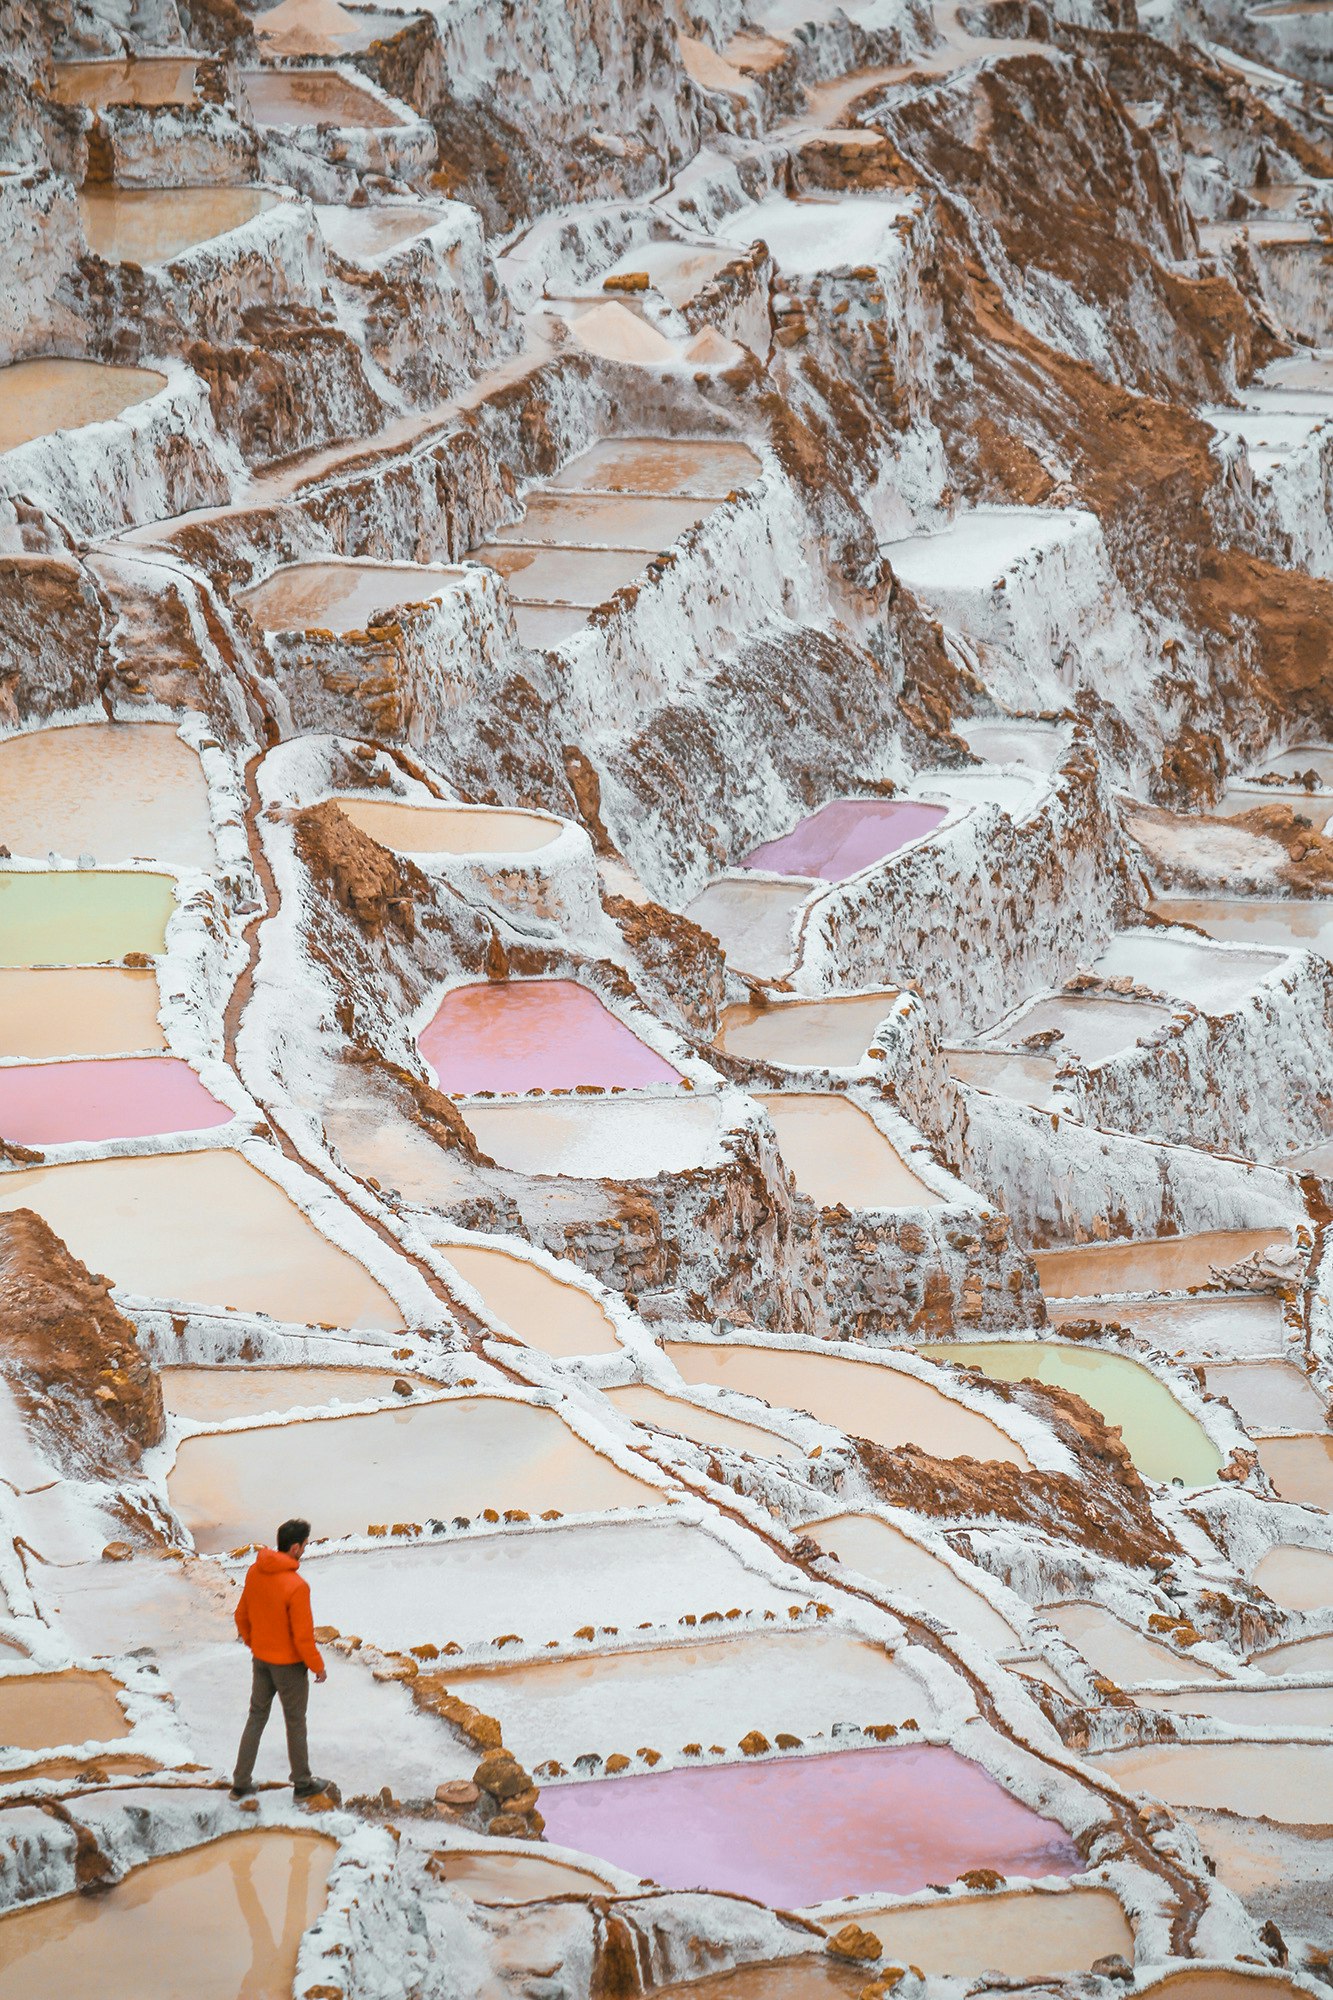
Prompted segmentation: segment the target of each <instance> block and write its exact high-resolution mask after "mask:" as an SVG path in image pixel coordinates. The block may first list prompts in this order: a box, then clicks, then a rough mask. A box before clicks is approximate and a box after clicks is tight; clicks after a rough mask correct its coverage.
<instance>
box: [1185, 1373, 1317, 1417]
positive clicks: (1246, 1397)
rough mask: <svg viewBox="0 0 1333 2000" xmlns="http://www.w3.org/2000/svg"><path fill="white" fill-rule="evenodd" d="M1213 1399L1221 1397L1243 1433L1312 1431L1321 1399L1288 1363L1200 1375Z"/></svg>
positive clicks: (1303, 1377)
mask: <svg viewBox="0 0 1333 2000" xmlns="http://www.w3.org/2000/svg"><path fill="white" fill-rule="evenodd" d="M1204 1376H1205V1380H1206V1381H1207V1384H1208V1387H1209V1389H1210V1390H1211V1391H1212V1393H1213V1394H1214V1395H1215V1396H1225V1397H1226V1399H1227V1401H1228V1402H1229V1403H1230V1405H1231V1407H1232V1409H1233V1410H1234V1411H1235V1412H1236V1415H1237V1416H1238V1417H1239V1418H1240V1420H1241V1422H1242V1423H1243V1424H1244V1426H1245V1428H1246V1430H1247V1431H1252V1432H1258V1431H1271V1430H1304V1431H1310V1430H1315V1429H1316V1428H1317V1427H1318V1426H1320V1425H1322V1423H1323V1421H1324V1414H1325V1413H1324V1399H1323V1397H1322V1396H1321V1395H1320V1394H1319V1391H1318V1390H1317V1389H1316V1388H1315V1387H1314V1385H1313V1383H1312V1382H1311V1381H1310V1379H1309V1377H1308V1376H1307V1375H1306V1374H1305V1371H1304V1370H1303V1369H1301V1368H1296V1367H1293V1365H1292V1364H1291V1362H1290V1361H1250V1362H1244V1361H1233V1362H1225V1363H1222V1364H1220V1365H1218V1366H1216V1367H1212V1368H1207V1369H1205V1371H1204Z"/></svg>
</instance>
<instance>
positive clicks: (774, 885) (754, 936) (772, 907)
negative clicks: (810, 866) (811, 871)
mask: <svg viewBox="0 0 1333 2000" xmlns="http://www.w3.org/2000/svg"><path fill="white" fill-rule="evenodd" d="M809 896H810V885H809V884H808V883H805V882H802V883H801V884H800V885H799V886H797V887H793V886H792V885H791V884H790V883H788V882H757V881H754V880H752V879H750V878H749V877H746V876H730V875H728V876H723V877H722V878H721V879H720V880H718V881H716V882H710V883H709V885H708V887H707V888H706V889H703V890H701V891H700V893H699V894H698V895H697V896H696V897H695V898H694V899H693V901H692V902H690V903H687V904H686V906H685V910H684V914H685V915H686V916H687V917H688V918H689V919H690V922H691V923H694V924H698V926H699V928H700V930H704V931H707V932H708V933H709V935H710V936H711V937H715V938H716V939H717V941H718V943H719V944H720V945H721V947H722V950H723V952H724V954H725V956H726V960H727V963H728V965H731V966H733V967H735V968H736V969H737V970H738V971H741V972H748V973H751V974H752V975H753V976H754V977H755V978H758V979H776V978H779V977H780V976H781V975H782V974H783V973H784V972H787V971H789V970H790V968H791V967H792V965H793V964H794V963H795V961H796V956H797V949H796V940H795V929H796V917H797V912H798V911H799V910H800V909H801V908H802V907H803V906H804V904H805V903H806V902H807V901H808V899H809Z"/></svg>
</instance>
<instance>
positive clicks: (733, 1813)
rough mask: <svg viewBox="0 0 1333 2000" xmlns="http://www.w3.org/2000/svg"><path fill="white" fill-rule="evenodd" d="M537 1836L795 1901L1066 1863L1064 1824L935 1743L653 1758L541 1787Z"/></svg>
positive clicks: (691, 1880)
mask: <svg viewBox="0 0 1333 2000" xmlns="http://www.w3.org/2000/svg"><path fill="white" fill-rule="evenodd" d="M542 1811H543V1813H544V1814H545V1815H546V1831H547V1836H548V1838H549V1839H551V1840H553V1841H555V1842H557V1843H558V1844H559V1845H561V1846H563V1847H572V1848H577V1849H579V1850H580V1851H581V1852H583V1853H585V1854H595V1855H598V1856H600V1857H601V1858H602V1859H604V1860H606V1861H610V1862H612V1863H613V1864H614V1865H615V1866H616V1867H618V1868H623V1869H625V1870H627V1871H628V1872H629V1873H631V1874H634V1875H641V1876H643V1875H646V1876H650V1877H651V1878H652V1879H653V1880H654V1881H655V1882H659V1883H661V1885H662V1886H663V1887H664V1888H668V1889H690V1888H704V1889H711V1890H714V1891H720V1892H724V1893H726V1892H729V1893H731V1894H734V1895H741V1896H754V1897H756V1898H757V1899H758V1900H759V1901H760V1902H763V1903H771V1904H777V1905H779V1906H780V1907H781V1908H784V1909H793V1908H796V1909H799V1908H801V1907H802V1906H804V1905H806V1904H810V1903H822V1902H827V1901H830V1900H832V1898H834V1897H835V1896H850V1895H864V1894H870V1893H872V1892H874V1891H887V1892H890V1893H893V1894H905V1893H907V1892H909V1891H911V1890H914V1889H921V1888H924V1887H925V1886H926V1884H927V1883H929V1882H941V1881H943V1882H951V1881H953V1880H954V1878H955V1877H956V1876H958V1875H959V1874H961V1873H962V1871H963V1870H964V1869H967V1868H995V1869H997V1870H998V1871H999V1872H1000V1873H1001V1874H1002V1875H1007V1876H1015V1875H1017V1876H1036V1877H1041V1876H1047V1875H1073V1874H1075V1873H1076V1872H1077V1871H1078V1869H1079V1868H1080V1867H1081V1866H1082V1863H1081V1862H1080V1860H1079V1857H1078V1853H1077V1851H1076V1849H1075V1848H1074V1845H1073V1843H1072V1842H1071V1841H1070V1839H1069V1836H1068V1835H1067V1834H1066V1833H1065V1831H1064V1829H1063V1828H1062V1827H1060V1826H1058V1825H1057V1824H1056V1822H1055V1821H1054V1820H1049V1819H1043V1818H1041V1816H1040V1815H1039V1814H1037V1813H1035V1812H1033V1811H1031V1810H1030V1809H1029V1807H1027V1806H1024V1805H1020V1804H1019V1802H1018V1801H1017V1800H1016V1799H1013V1798H1011V1797H1010V1796H1009V1794H1008V1793H1007V1792H1006V1791H1004V1789H1003V1788H1002V1787H1001V1786H1000V1785H998V1784H997V1783H996V1782H995V1780H994V1779H993V1778H991V1777H989V1776H988V1775H987V1774H986V1772H984V1771H983V1770H982V1769H981V1767H980V1765H978V1764H973V1763H970V1762H969V1761H968V1759H967V1758H965V1757H960V1756H959V1755H958V1753H957V1751H954V1750H950V1749H947V1748H944V1747H943V1746H940V1745H936V1744H929V1745H923V1746H922V1747H920V1748H912V1749H899V1748H896V1747H895V1748H893V1749H885V1750H842V1751H835V1752H833V1753H832V1754H831V1755H828V1756H814V1757H778V1758H766V1759H764V1760H763V1761H762V1762H760V1763H754V1764H726V1765H714V1766H712V1767H706V1768H703V1769H699V1770H689V1769H681V1770H674V1771H654V1772H650V1773H648V1774H646V1775H645V1776H642V1777H637V1776H636V1777H634V1778H603V1779H596V1780H593V1781H591V1782H588V1783H584V1784H573V1785H547V1786H544V1787H543V1790H542Z"/></svg>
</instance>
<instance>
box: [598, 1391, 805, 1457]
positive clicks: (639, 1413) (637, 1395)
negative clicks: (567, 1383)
mask: <svg viewBox="0 0 1333 2000" xmlns="http://www.w3.org/2000/svg"><path fill="white" fill-rule="evenodd" d="M603 1394H604V1395H605V1396H606V1399H607V1401H608V1402H610V1403H614V1404H615V1406H616V1408H617V1409H618V1410H622V1411H623V1412H624V1413H625V1415H626V1416H627V1417H631V1418H632V1419H633V1420H634V1422H635V1423H638V1424H646V1425H647V1427H648V1428H649V1429H650V1430H657V1431H669V1432H674V1433H675V1434H676V1435H677V1436H678V1437H684V1438H690V1439H692V1440H693V1442H694V1443H695V1444H702V1445H709V1446H712V1445H723V1446H725V1447H727V1448H728V1449H729V1450H731V1451H748V1452H751V1453H753V1454H754V1455H755V1456H756V1457H759V1458H804V1457H805V1453H804V1452H803V1451H802V1449H801V1447H800V1446H799V1445H798V1444H793V1443H792V1442H791V1440H790V1439H789V1438H785V1437H780V1436H779V1435H778V1433H777V1432H776V1431H770V1430H765V1429H763V1428H762V1426H761V1425H759V1424H747V1423H742V1422H740V1421H739V1420H738V1419H737V1418H736V1417H724V1416H722V1415H720V1414H719V1412H718V1411H716V1410H709V1409H705V1408H703V1407H702V1406H701V1405H700V1404H698V1403H687V1402H686V1401H685V1400H684V1398H683V1397H680V1396H667V1395H664V1394H663V1392H662V1390H660V1389H652V1388H649V1387H647V1386H646V1385H645V1384H643V1383H640V1382H632V1383H630V1384H629V1385H628V1386H627V1387H625V1388H623V1389H606V1390H604V1391H603Z"/></svg>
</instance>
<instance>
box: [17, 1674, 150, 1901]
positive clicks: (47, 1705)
mask: <svg viewBox="0 0 1333 2000" xmlns="http://www.w3.org/2000/svg"><path fill="white" fill-rule="evenodd" d="M129 1728H130V1726H129V1723H128V1722H127V1721H126V1720H125V1713H124V1710H123V1709H122V1708H121V1705H120V1703H119V1701H118V1700H117V1699H116V1683H115V1681H113V1680H112V1678H111V1676H110V1674H104V1673H81V1672H70V1673H60V1674H4V1675H0V1745H3V1746H4V1747H5V1748H6V1749H8V1750H54V1749H57V1748H59V1747H60V1746H61V1745H64V1744H79V1743H110V1742H112V1741H113V1740H114V1739H115V1738H117V1737H121V1736H128V1734H129ZM0 1935H2V1934H0Z"/></svg>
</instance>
